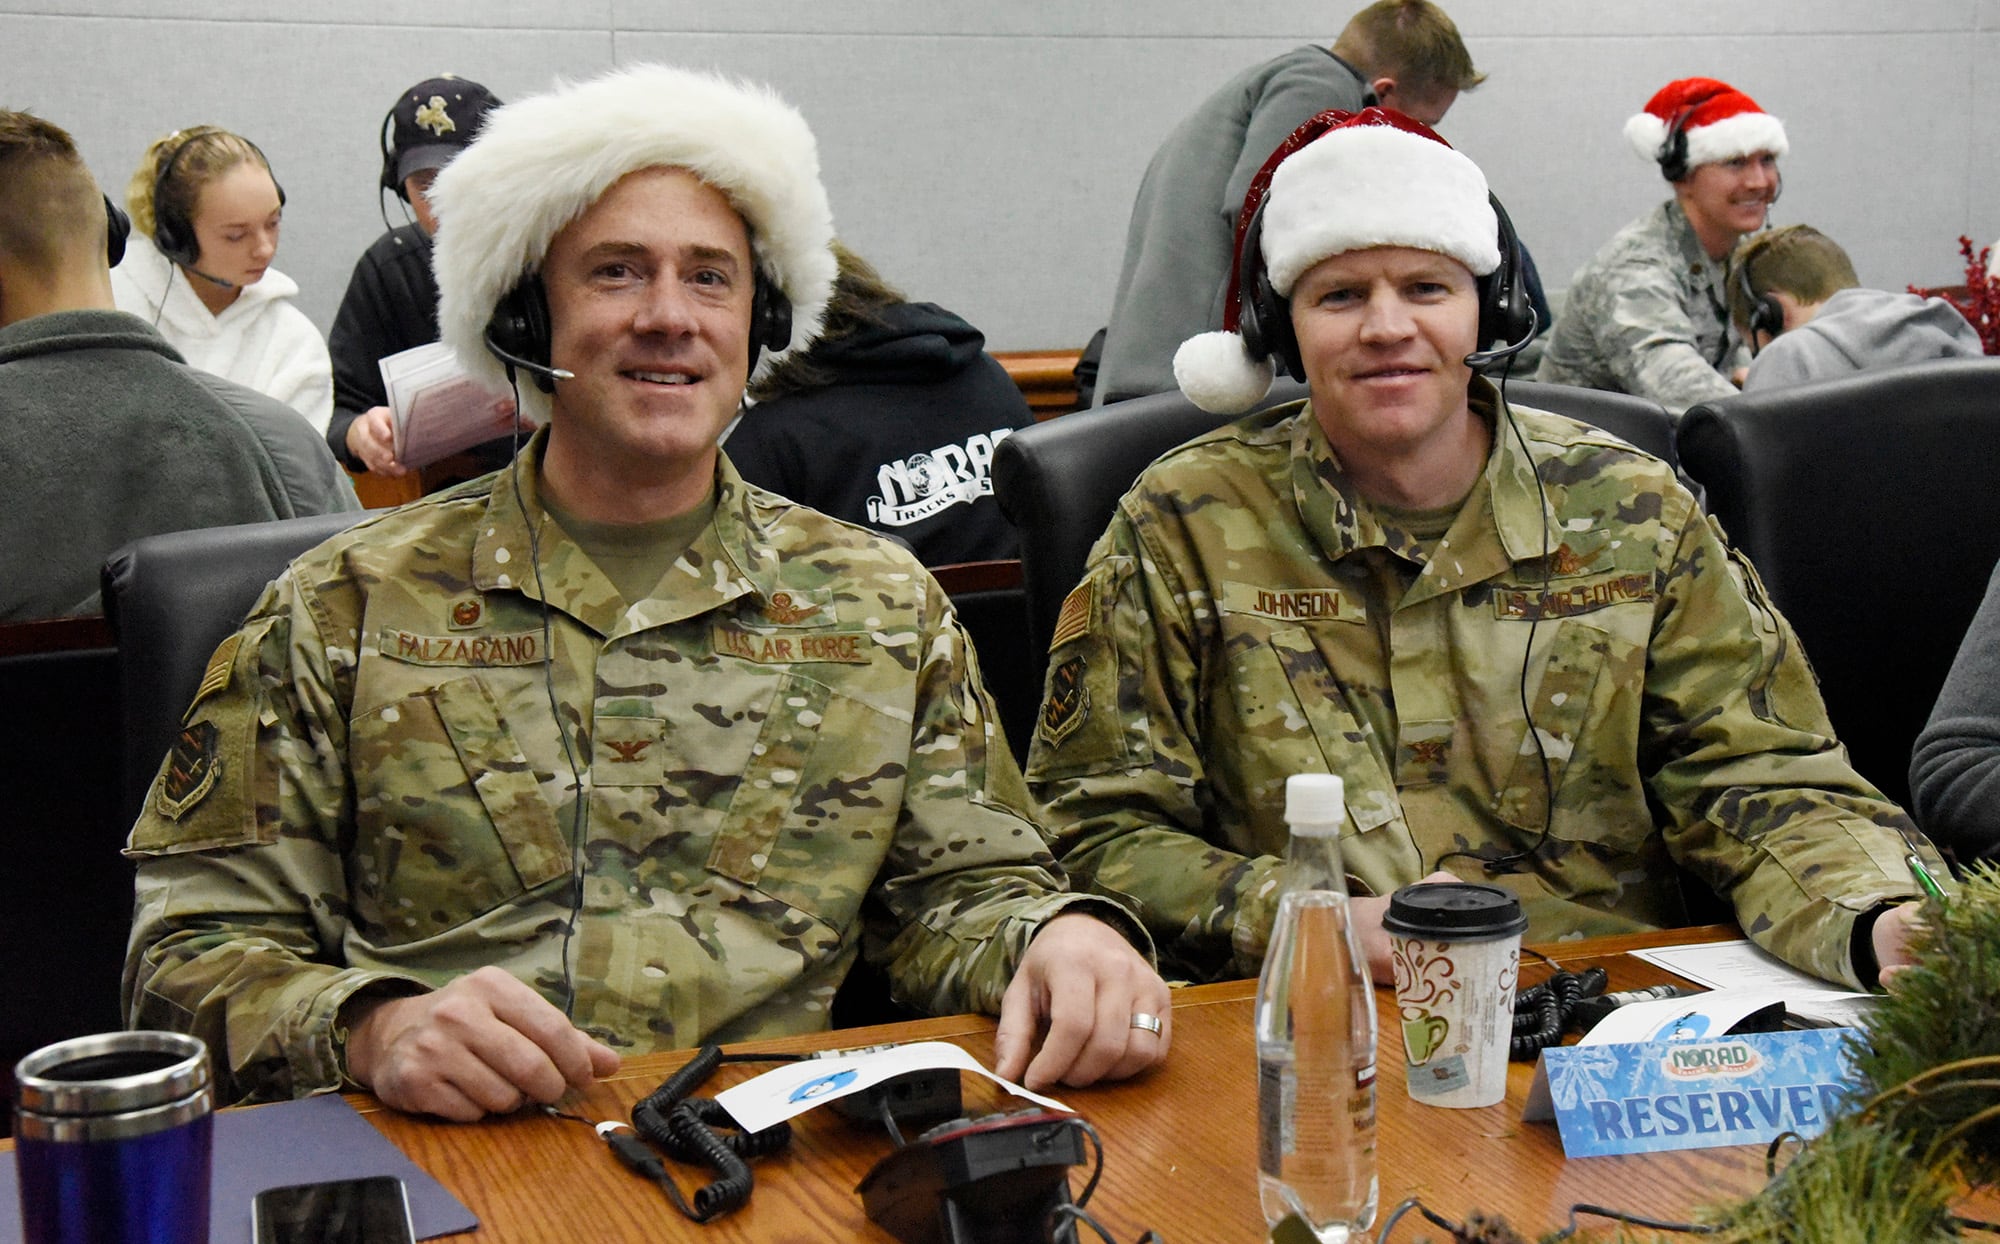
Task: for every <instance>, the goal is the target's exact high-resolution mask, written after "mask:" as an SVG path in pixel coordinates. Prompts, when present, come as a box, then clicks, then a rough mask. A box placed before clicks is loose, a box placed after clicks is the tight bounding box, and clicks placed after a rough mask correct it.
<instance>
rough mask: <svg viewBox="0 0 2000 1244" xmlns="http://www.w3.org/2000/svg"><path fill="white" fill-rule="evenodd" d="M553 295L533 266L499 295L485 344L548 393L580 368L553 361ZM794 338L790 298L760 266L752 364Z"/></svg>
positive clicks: (752, 302) (752, 319) (752, 321)
mask: <svg viewBox="0 0 2000 1244" xmlns="http://www.w3.org/2000/svg"><path fill="white" fill-rule="evenodd" d="M552 339H553V334H552V333H551V332H550V329H549V296H548V290H547V289H546V288H545V287H544V286H543V285H542V277H541V274H540V273H539V272H530V273H528V274H527V275H526V276H524V277H522V278H521V280H520V283H519V284H517V285H515V286H514V288H512V289H510V290H508V291H507V293H506V294H505V295H504V296H503V297H502V298H501V299H500V301H499V303H498V304H497V305H496V306H495V307H494V308H493V315H492V317H491V318H490V319H488V320H487V321H486V349H487V351H488V352H489V353H490V354H492V355H493V357H494V358H497V359H499V360H500V361H501V362H502V363H505V364H506V365H507V368H508V371H509V373H510V374H511V373H512V372H513V371H515V370H516V369H518V370H520V371H524V372H526V373H528V375H529V377H530V378H532V379H533V380H534V382H535V387H536V388H538V389H540V390H541V391H542V392H544V393H553V392H555V391H556V381H558V380H574V379H576V373H574V372H571V371H565V370H564V369H562V368H560V367H556V366H553V365H551V363H550V361H549V343H550V341H551V340H552ZM791 343H792V301H791V299H789V298H787V297H785V291H784V290H782V289H780V288H778V284H777V282H775V281H773V280H771V279H770V278H769V277H767V276H765V275H764V271H763V269H761V268H759V269H758V270H757V277H756V284H755V285H754V287H753V292H752V294H751V297H750V367H751V369H752V370H755V368H756V366H757V356H758V354H759V353H760V352H761V351H762V350H764V349H766V348H769V349H772V350H782V349H784V348H785V347H786V346H788V345H790V344H791Z"/></svg>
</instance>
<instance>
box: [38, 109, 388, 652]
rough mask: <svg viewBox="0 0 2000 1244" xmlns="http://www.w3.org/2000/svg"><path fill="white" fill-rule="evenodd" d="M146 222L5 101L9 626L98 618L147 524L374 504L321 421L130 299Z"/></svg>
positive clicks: (225, 520) (57, 131) (70, 149)
mask: <svg viewBox="0 0 2000 1244" xmlns="http://www.w3.org/2000/svg"><path fill="white" fill-rule="evenodd" d="M129 229H130V225H129V224H128V223H127V222H126V220H125V217H124V214H123V213H122V212H119V211H118V210H117V208H116V207H115V206H114V205H113V204H112V203H111V201H110V200H109V199H107V198H106V197H105V196H104V193H103V192H102V191H101V190H100V189H99V188H98V186H97V183H96V181H94V180H93V179H92V178H91V176H90V172H89V170H88V169H87V168H85V167H84V164H83V160H82V158H81V157H79V156H78V155H77V151H76V144H75V142H74V141H73V140H71V138H70V136H69V135H68V134H67V133H65V132H64V131H63V130H62V129H61V128H60V127H58V126H55V125H52V124H50V123H49V122H47V121H44V120H42V119H41V118H39V117H35V116H32V115H30V114H28V113H25V112H6V111H0V463H4V464H5V465H6V469H7V478H8V488H7V494H6V501H5V503H4V505H0V516H4V524H5V525H4V534H0V621H17V620H24V619H30V618H40V617H52V616H58V615H64V614H79V613H93V612H95V611H96V610H97V608H98V597H97V583H98V571H99V568H100V567H101V566H102V565H103V562H104V558H105V556H106V554H108V553H110V552H112V551H113V550H114V549H116V548H118V547H119V546H120V545H123V544H125V543H126V542H128V541H131V540H135V539H138V538H139V537H140V536H147V535H153V534H156V533H158V532H164V531H182V530H186V529H189V528H194V527H218V526H223V525H226V524H230V523H250V522H258V521H262V520H267V519H274V518H293V517H297V516H299V515H304V514H320V513H328V512H332V511H345V510H357V509H359V508H360V504H359V502H357V501H356V500H355V497H354V489H353V487H352V485H350V484H349V483H348V480H347V476H346V475H345V474H344V473H343V472H342V471H341V470H340V468H339V466H338V465H336V464H335V463H334V460H333V455H332V453H331V452H330V451H329V450H328V449H327V447H326V443H325V442H324V441H323V440H321V439H320V436H319V434H318V432H316V431H315V430H314V428H313V426H312V425H311V424H310V423H307V422H306V421H305V420H303V419H301V418H299V417H298V414H297V413H296V412H294V411H293V410H292V409H291V408H290V407H288V406H285V405H283V404H282V403H280V402H278V401H276V400H275V399H272V398H269V397H266V396H264V395H263V394H261V393H257V392H254V391H252V390H250V389H246V388H244V387H243V386H241V385H237V384H232V383H230V382H229V381H226V380H223V379H220V378H219V377H215V376H210V375H207V374H206V373H203V372H199V371H196V370H195V369H194V368H192V367H189V366H188V365H187V363H186V362H185V361H184V360H183V359H182V358H181V356H180V355H179V354H178V353H176V352H175V350H174V348H173V347H172V346H170V345H168V344H167V342H166V339H165V338H163V337H161V336H160V334H159V333H158V332H156V331H155V330H154V329H153V328H152V327H151V326H150V325H148V324H147V323H146V322H145V321H144V320H142V319H139V318H138V317H136V316H132V315H127V314H125V313H124V312H122V311H118V310H115V309H114V307H113V303H112V296H111V273H110V266H111V264H112V263H114V262H115V261H116V259H117V258H118V257H119V255H120V253H122V251H123V247H124V241H125V235H126V233H127V232H128V231H129Z"/></svg>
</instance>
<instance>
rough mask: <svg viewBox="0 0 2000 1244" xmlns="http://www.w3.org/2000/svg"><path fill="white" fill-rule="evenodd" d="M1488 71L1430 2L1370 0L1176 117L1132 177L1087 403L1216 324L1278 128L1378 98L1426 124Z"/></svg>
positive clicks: (1161, 388) (1165, 382)
mask: <svg viewBox="0 0 2000 1244" xmlns="http://www.w3.org/2000/svg"><path fill="white" fill-rule="evenodd" d="M1485 80H1486V75H1485V74H1483V73H1480V72H1479V71H1478V70H1476V69H1474V68H1473V67H1472V54H1471V53H1470V52H1468V51H1466V50H1465V44H1464V42H1463V41H1461V40H1460V38H1459V36H1458V27H1457V26H1455V25H1453V24H1452V20H1451V18H1450V17H1449V16H1447V15H1446V13H1445V12H1444V10H1442V9H1440V8H1438V7H1437V6H1436V5H1435V4H1432V3H1430V0H1377V3H1375V4H1371V5H1369V6H1368V7H1367V8H1365V9H1363V10H1361V11H1360V12H1359V13H1356V14H1355V15H1354V16H1353V17H1352V18H1350V19H1349V20H1348V23H1347V26H1346V28H1345V29H1343V30H1342V31H1341V32H1340V37H1339V38H1338V39H1336V40H1335V41H1334V44H1333V47H1332V49H1331V50H1328V49H1327V48H1323V47H1315V46H1311V45H1308V46H1306V47H1300V48H1294V49H1293V50H1291V51H1289V52H1286V53H1284V54H1283V55H1282V56H1278V57H1276V58H1274V59H1272V60H1268V61H1265V62H1264V63H1263V64H1261V65H1254V66H1252V67H1250V68H1248V69H1245V70H1243V71H1242V72H1241V73H1239V74H1237V75H1236V76H1235V77H1233V78H1231V79H1230V80H1229V81H1227V82H1225V83H1223V84H1222V86H1221V88H1220V89H1218V90H1217V91H1216V92H1215V93H1214V94H1213V95H1210V96H1209V97H1208V98H1207V99H1206V100H1203V101H1202V103H1201V105H1200V106H1199V107H1197V108H1196V109H1195V110H1194V111H1193V112H1191V113H1189V114H1188V115H1187V116H1186V117H1185V118H1183V119H1182V121H1181V123H1180V124H1179V125H1177V126H1175V127H1174V129H1173V132H1172V133H1170V134H1168V135H1167V137H1166V140H1165V141H1164V142H1162V143H1161V144H1160V148H1159V150H1158V151H1156V152H1154V153H1153V159H1152V162H1151V163H1150V164H1148V165H1147V166H1146V176H1145V178H1144V180H1142V181H1141V182H1140V183H1139V196H1138V200H1137V202H1135V203H1134V204H1133V206H1132V223H1131V224H1130V225H1129V226H1128V227H1127V230H1126V234H1125V260H1124V264H1123V265H1122V267H1121V268H1120V270H1119V274H1118V289H1117V294H1116V296H1115V298H1114V300H1113V302H1112V306H1111V324H1110V326H1109V328H1107V329H1106V332H1105V338H1104V357H1103V359H1102V361H1101V362H1100V363H1099V365H1098V380H1097V396H1096V404H1097V405H1100V406H1101V405H1104V404H1105V403H1107V402H1116V401H1122V400H1124V399H1126V398H1132V397H1142V396H1144V395H1145V394H1148V393H1167V392H1171V391H1172V390H1173V389H1174V387H1175V386H1174V367H1173V362H1174V351H1176V350H1178V349H1180V345H1181V343H1182V342H1183V341H1186V340H1187V339H1188V338H1190V337H1193V336H1195V335H1196V334H1198V333H1203V332H1207V331H1209V330H1210V329H1216V328H1220V327H1222V307H1223V302H1224V297H1225V294H1226V293H1227V291H1228V290H1229V288H1230V280H1231V277H1232V275H1233V274H1232V273H1231V272H1230V268H1229V264H1230V259H1231V257H1232V256H1233V255H1234V254H1235V249H1236V217H1237V210H1238V209H1239V208H1240V207H1242V205H1243V192H1244V191H1245V190H1247V189H1248V188H1249V186H1250V179H1251V178H1252V177H1254V176H1256V175H1257V170H1258V169H1259V168H1261V167H1263V164H1264V161H1265V159H1266V158H1267V157H1269V156H1270V154H1271V152H1272V151H1273V150H1274V149H1275V148H1276V147H1277V145H1278V144H1279V143H1280V142H1282V141H1284V139H1285V136H1286V135H1288V134H1290V133H1291V132H1292V131H1293V130H1295V129H1297V128H1298V127H1299V126H1300V125H1302V124H1303V123H1305V122H1306V121H1308V120H1310V119H1311V118H1313V117H1315V116H1317V115H1319V114H1320V113H1322V112H1324V111H1326V110H1327V109H1329V108H1340V109H1343V110H1345V111H1348V112H1357V111H1359V110H1360V109H1362V108H1363V107H1365V106H1367V105H1369V104H1381V105H1382V106H1384V107H1387V108H1394V109H1396V110H1397V111H1398V112H1401V113H1404V114H1405V115H1408V116H1411V117H1415V118H1416V119H1417V120H1419V121H1422V122H1423V123H1424V124H1426V125H1436V124H1437V123H1438V122H1439V121H1440V120H1442V119H1443V118H1444V114H1445V113H1446V112H1447V111H1448V110H1449V109H1450V108H1451V106H1452V103H1453V101H1455V100H1456V99H1457V98H1458V94H1459V92H1460V91H1467V90H1471V89H1472V88H1473V87H1475V86H1478V85H1479V84H1480V83H1481V82H1483V81H1485Z"/></svg>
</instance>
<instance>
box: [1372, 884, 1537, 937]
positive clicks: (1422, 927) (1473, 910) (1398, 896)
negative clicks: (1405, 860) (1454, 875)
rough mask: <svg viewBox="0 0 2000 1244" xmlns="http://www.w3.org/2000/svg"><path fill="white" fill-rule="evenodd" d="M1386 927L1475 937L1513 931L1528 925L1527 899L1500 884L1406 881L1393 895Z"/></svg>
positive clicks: (1401, 931) (1407, 934) (1413, 933)
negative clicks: (1524, 911) (1524, 907)
mask: <svg viewBox="0 0 2000 1244" xmlns="http://www.w3.org/2000/svg"><path fill="white" fill-rule="evenodd" d="M1382 927H1383V928H1384V929H1385V930H1387V931H1388V932H1390V933H1394V934H1396V935H1398V936H1401V937H1425V938H1430V939H1433V940H1435V941H1441V942H1442V941H1452V942H1474V941H1483V940H1485V939H1488V938H1495V937H1513V936H1516V935H1518V934H1520V933H1521V932H1523V931H1525V930H1526V929H1527V927H1528V917H1527V916H1526V915H1524V914H1522V911H1521V900H1520V899H1518V898H1516V897H1514V895H1513V893H1512V892H1511V891H1508V890H1503V889H1501V888H1500V887H1499V886H1497V885H1480V884H1478V883H1477V882H1473V881H1447V882H1438V883H1436V884H1434V885H1423V884H1417V885H1406V886H1404V887H1403V888H1402V889H1400V890H1398V891H1396V893H1395V894H1393V895H1391V896H1390V898H1389V911H1388V913H1387V914H1386V915H1384V916H1383V917H1382Z"/></svg>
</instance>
